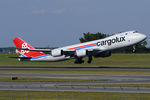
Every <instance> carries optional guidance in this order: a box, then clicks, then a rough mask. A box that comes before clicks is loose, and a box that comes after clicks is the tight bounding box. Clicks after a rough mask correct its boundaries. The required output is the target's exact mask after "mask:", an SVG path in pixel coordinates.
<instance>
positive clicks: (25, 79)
mask: <svg viewBox="0 0 150 100" xmlns="http://www.w3.org/2000/svg"><path fill="white" fill-rule="evenodd" d="M88 81H107V80H106V79H71V78H31V77H18V80H11V77H0V82H88Z"/></svg>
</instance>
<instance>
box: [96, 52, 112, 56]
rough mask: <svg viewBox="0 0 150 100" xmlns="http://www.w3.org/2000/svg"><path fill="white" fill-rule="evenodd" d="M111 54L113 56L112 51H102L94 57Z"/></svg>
mask: <svg viewBox="0 0 150 100" xmlns="http://www.w3.org/2000/svg"><path fill="white" fill-rule="evenodd" d="M109 56H111V52H110V51H105V52H100V53H96V54H95V55H94V57H109Z"/></svg>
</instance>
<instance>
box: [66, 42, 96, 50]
mask: <svg viewBox="0 0 150 100" xmlns="http://www.w3.org/2000/svg"><path fill="white" fill-rule="evenodd" d="M95 44H96V43H92V44H87V45H82V46H77V47H73V48H68V49H67V50H73V49H77V48H82V47H86V46H91V45H95Z"/></svg>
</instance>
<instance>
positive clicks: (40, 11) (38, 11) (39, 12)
mask: <svg viewBox="0 0 150 100" xmlns="http://www.w3.org/2000/svg"><path fill="white" fill-rule="evenodd" d="M32 13H33V14H44V13H46V11H45V10H44V9H39V10H33V11H32Z"/></svg>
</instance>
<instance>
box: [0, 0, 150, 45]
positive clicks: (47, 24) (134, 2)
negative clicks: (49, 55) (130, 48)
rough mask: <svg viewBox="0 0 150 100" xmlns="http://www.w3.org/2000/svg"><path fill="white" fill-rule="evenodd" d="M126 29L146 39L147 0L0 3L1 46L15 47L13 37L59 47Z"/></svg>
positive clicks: (149, 20)
mask: <svg viewBox="0 0 150 100" xmlns="http://www.w3.org/2000/svg"><path fill="white" fill-rule="evenodd" d="M129 30H137V31H139V32H141V33H144V34H147V35H148V36H149V33H150V0H0V47H8V46H14V44H13V43H12V40H13V38H14V37H21V38H22V39H23V40H25V41H27V42H28V43H30V44H31V45H33V46H35V47H45V46H49V47H58V46H59V47H60V46H65V45H70V44H74V43H79V37H82V36H83V34H82V33H83V32H93V33H95V32H102V33H107V34H112V33H117V32H121V31H129ZM147 40H148V42H150V38H148V39H147ZM148 46H150V43H149V45H148Z"/></svg>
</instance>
